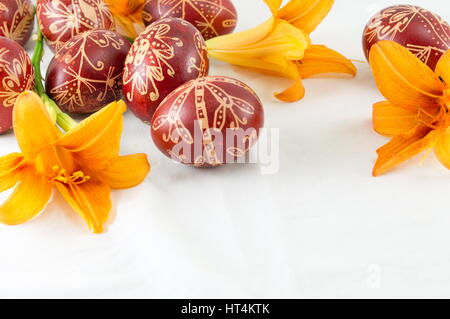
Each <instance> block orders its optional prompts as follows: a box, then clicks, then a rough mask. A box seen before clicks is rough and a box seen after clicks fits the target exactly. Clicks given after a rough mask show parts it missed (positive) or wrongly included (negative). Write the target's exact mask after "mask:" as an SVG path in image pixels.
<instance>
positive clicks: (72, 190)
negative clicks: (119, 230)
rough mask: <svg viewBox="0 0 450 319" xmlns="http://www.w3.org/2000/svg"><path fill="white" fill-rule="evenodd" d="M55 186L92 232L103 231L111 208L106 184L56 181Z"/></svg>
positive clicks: (108, 189) (109, 191)
mask: <svg viewBox="0 0 450 319" xmlns="http://www.w3.org/2000/svg"><path fill="white" fill-rule="evenodd" d="M55 186H56V188H57V189H58V191H59V192H60V193H61V195H62V196H63V197H64V199H65V200H66V201H67V203H69V205H70V206H71V207H72V208H73V209H74V210H75V211H76V212H77V213H78V214H79V215H80V216H81V217H82V218H83V219H84V220H85V221H86V223H87V224H88V226H89V229H90V230H91V231H92V232H93V233H96V234H99V233H102V232H103V231H104V225H105V223H106V221H107V220H108V218H109V212H110V210H111V200H110V193H111V190H110V188H109V187H108V185H106V184H103V183H99V182H95V181H89V182H87V183H84V184H80V185H66V184H62V183H56V184H55Z"/></svg>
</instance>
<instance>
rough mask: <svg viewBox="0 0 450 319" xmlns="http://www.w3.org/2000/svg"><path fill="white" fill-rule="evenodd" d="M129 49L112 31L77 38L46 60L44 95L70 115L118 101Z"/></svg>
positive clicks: (93, 109)
mask: <svg viewBox="0 0 450 319" xmlns="http://www.w3.org/2000/svg"><path fill="white" fill-rule="evenodd" d="M130 46H131V45H130V42H129V41H128V40H127V39H126V38H124V37H123V36H121V35H120V34H118V33H117V32H115V31H108V30H98V31H88V32H85V33H82V34H80V35H77V36H76V37H74V38H73V39H71V40H69V41H67V42H66V44H65V45H64V46H63V47H62V48H61V49H60V50H59V51H58V52H57V53H56V55H55V56H54V58H53V59H52V60H51V61H50V64H49V66H48V69H47V76H46V80H45V83H46V91H47V94H48V95H49V96H50V97H51V98H52V99H53V100H54V101H55V102H56V103H57V104H58V105H59V107H60V108H62V109H63V110H64V111H66V112H71V113H92V112H95V111H97V110H99V109H101V108H102V107H104V106H106V105H108V104H109V103H111V102H113V101H115V100H119V99H120V98H121V96H122V75H123V66H124V63H125V58H126V56H127V53H128V51H129V49H130Z"/></svg>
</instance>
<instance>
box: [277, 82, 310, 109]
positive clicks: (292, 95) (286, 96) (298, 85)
mask: <svg viewBox="0 0 450 319" xmlns="http://www.w3.org/2000/svg"><path fill="white" fill-rule="evenodd" d="M275 97H276V98H277V99H279V100H280V101H283V102H288V103H291V102H296V101H299V100H301V99H303V98H304V97H305V87H304V86H303V81H302V78H301V77H300V76H299V77H298V78H297V80H296V81H295V83H294V84H293V85H292V86H291V87H290V88H288V89H287V90H285V91H284V92H281V93H276V94H275Z"/></svg>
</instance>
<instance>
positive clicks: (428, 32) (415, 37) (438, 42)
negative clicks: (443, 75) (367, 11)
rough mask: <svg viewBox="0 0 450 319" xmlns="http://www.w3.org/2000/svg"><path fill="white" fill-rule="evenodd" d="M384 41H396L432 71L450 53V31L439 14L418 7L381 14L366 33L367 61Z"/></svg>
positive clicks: (368, 27) (398, 8)
mask: <svg viewBox="0 0 450 319" xmlns="http://www.w3.org/2000/svg"><path fill="white" fill-rule="evenodd" d="M381 40H391V41H395V42H397V43H399V44H401V45H403V46H404V47H406V48H408V49H409V51H411V52H412V53H413V54H414V55H416V56H417V57H418V58H419V59H420V60H421V61H422V62H424V63H425V64H427V65H428V66H429V67H430V68H431V69H433V70H434V69H435V68H436V64H437V62H438V61H439V59H440V58H441V56H442V55H443V53H444V52H445V51H447V50H448V49H450V27H449V25H448V23H447V22H445V21H444V20H443V19H442V18H441V17H440V16H438V15H437V14H435V13H433V12H431V11H428V10H426V9H423V8H421V7H417V6H411V5H397V6H392V7H388V8H386V9H383V10H381V11H380V12H378V13H377V14H376V15H375V16H374V17H372V19H371V20H370V22H369V23H368V24H367V26H366V28H365V29H364V33H363V47H364V53H365V54H366V57H367V58H368V57H369V52H370V49H371V48H372V46H373V45H374V44H375V43H377V42H379V41H381Z"/></svg>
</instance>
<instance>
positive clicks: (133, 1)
mask: <svg viewBox="0 0 450 319" xmlns="http://www.w3.org/2000/svg"><path fill="white" fill-rule="evenodd" d="M105 2H106V4H107V5H108V7H109V10H110V11H111V13H112V15H113V16H114V21H115V23H116V28H117V31H118V32H119V33H120V34H122V35H124V36H125V37H127V38H129V39H135V38H136V37H137V36H138V34H139V33H141V32H142V31H143V30H144V28H145V27H144V21H143V20H142V9H143V7H144V2H145V0H105Z"/></svg>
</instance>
